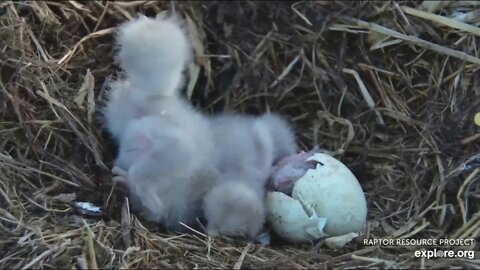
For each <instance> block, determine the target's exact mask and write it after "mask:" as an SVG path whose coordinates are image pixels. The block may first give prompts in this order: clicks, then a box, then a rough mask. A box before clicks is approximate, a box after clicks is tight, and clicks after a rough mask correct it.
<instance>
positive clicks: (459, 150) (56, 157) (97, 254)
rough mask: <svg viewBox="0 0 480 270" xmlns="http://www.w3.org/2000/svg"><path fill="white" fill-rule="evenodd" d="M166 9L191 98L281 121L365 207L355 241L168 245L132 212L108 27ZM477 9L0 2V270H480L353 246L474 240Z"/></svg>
mask: <svg viewBox="0 0 480 270" xmlns="http://www.w3.org/2000/svg"><path fill="white" fill-rule="evenodd" d="M166 10H170V11H171V10H175V12H178V13H180V14H182V15H183V16H184V17H185V18H187V21H188V27H189V30H190V32H191V33H192V40H193V42H194V47H195V52H196V56H197V57H196V65H193V66H192V68H191V69H190V70H189V71H188V74H187V76H188V84H187V85H186V86H185V89H184V90H185V96H186V97H187V98H189V99H190V100H191V102H192V103H193V104H194V105H195V106H197V107H199V108H201V109H202V110H204V111H206V112H212V113H213V112H219V111H226V110H234V111H238V112H244V113H251V114H258V113H262V112H267V111H275V112H279V113H281V114H283V115H285V116H286V117H287V118H289V119H290V120H291V121H292V122H293V123H294V125H295V129H296V133H297V135H298V142H299V144H300V146H301V148H302V149H304V150H307V149H310V148H312V147H313V146H315V145H318V146H319V147H321V148H323V149H326V150H328V151H331V152H332V153H336V157H337V158H338V159H340V160H341V161H342V162H344V163H345V164H346V165H347V166H348V167H349V168H350V169H351V170H352V172H353V173H354V174H355V175H356V176H357V178H358V179H359V181H360V183H361V185H362V187H363V189H364V191H365V193H366V196H367V201H368V206H369V213H368V226H367V227H368V228H367V230H366V233H365V235H363V236H362V237H359V238H357V239H356V240H354V241H353V242H351V243H349V244H348V245H347V246H345V247H344V248H342V249H339V250H330V249H327V248H326V247H325V246H324V245H322V242H321V241H320V242H319V243H315V244H310V245H308V244H305V245H299V244H288V243H282V242H278V243H277V242H275V243H273V242H272V244H271V245H260V244H252V243H248V242H245V241H242V240H239V239H229V238H226V237H216V238H209V237H206V236H205V235H203V234H202V233H200V232H192V233H190V234H182V235H179V234H172V233H167V232H165V231H162V230H161V229H159V228H158V227H156V226H152V225H151V224H147V223H146V222H144V221H143V220H141V219H139V218H137V217H136V216H135V214H134V213H130V211H129V208H128V203H127V201H126V200H125V192H124V190H122V189H121V188H120V187H118V186H116V185H114V184H113V183H112V176H111V173H110V168H111V166H112V160H113V158H114V156H115V154H116V153H115V152H116V146H115V145H114V144H113V143H112V140H111V138H109V137H108V134H106V133H105V131H104V129H103V128H102V126H101V123H100V121H99V117H98V115H99V108H101V106H102V102H103V100H104V96H105V93H104V90H103V84H104V81H105V80H106V79H108V78H109V77H110V76H116V75H117V71H118V69H119V67H118V64H117V63H116V62H115V60H114V47H115V46H114V45H115V44H114V32H115V28H116V27H117V26H118V24H119V23H121V22H123V21H125V20H128V19H129V18H131V17H132V16H135V14H136V13H137V12H141V13H144V14H146V15H148V16H154V15H155V14H157V13H159V12H163V11H166ZM478 10H479V6H478V3H476V2H474V1H431V2H430V1H425V2H423V3H422V2H421V1H407V2H382V1H380V2H377V1H365V2H360V1H355V2H349V1H347V2H343V1H336V2H335V1H325V2H322V1H320V2H318V1H317V2H270V3H264V2H249V1H242V2H236V3H235V2H234V3H227V2H191V3H189V2H171V3H169V2H157V1H133V2H107V1H98V2H93V1H92V2H80V1H52V2H41V1H31V2H28V1H15V2H9V1H7V2H2V3H0V14H1V15H0V29H1V30H0V36H1V37H0V45H1V46H0V48H1V52H2V53H1V55H0V77H1V80H0V126H1V129H0V136H1V139H0V168H1V170H0V178H1V181H0V202H1V208H0V229H1V234H0V235H1V236H0V247H1V248H0V253H1V254H0V268H21V267H23V268H70V269H71V268H72V267H77V268H80V269H86V268H97V267H99V268H159V267H160V268H194V267H198V268H200V267H201V268H204V267H215V268H235V269H239V268H326V267H328V268H331V267H342V268H354V267H355V268H358V267H365V268H367V267H368V268H372V267H376V268H386V267H389V268H406V267H415V268H418V267H429V268H441V267H451V268H459V267H464V268H470V267H474V266H475V263H478V261H476V262H475V260H471V259H468V258H466V257H464V258H452V259H439V258H435V259H430V260H428V259H426V258H417V257H415V256H414V252H415V251H416V250H420V249H422V248H427V249H429V247H422V246H418V245H368V244H365V243H364V242H363V239H384V238H386V239H461V238H463V239H475V238H477V239H478V237H479V236H480V212H479V211H480V207H479V205H480V203H479V199H480V181H479V179H480V154H479V149H480V146H479V144H478V140H479V139H480V133H479V132H480V130H479V127H478V126H476V125H475V124H474V116H475V114H476V113H478V112H480V98H479V95H480V88H479V87H480V75H479V74H480V73H479V67H480V50H479V48H478V47H477V46H478V44H479V41H480V40H479V36H480V29H479V28H478V26H479V25H480V13H479V12H478ZM79 202H88V203H91V204H93V205H95V206H99V207H100V209H93V211H80V210H82V209H83V208H79V207H78V206H79V204H78V203H79ZM443 248H444V249H452V250H478V244H475V243H474V244H472V245H469V246H447V247H443ZM477 255H478V254H477ZM477 257H478V256H477ZM477 266H478V265H477Z"/></svg>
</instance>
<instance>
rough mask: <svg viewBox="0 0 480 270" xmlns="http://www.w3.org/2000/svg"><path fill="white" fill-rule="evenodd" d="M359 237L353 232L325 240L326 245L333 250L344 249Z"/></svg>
mask: <svg viewBox="0 0 480 270" xmlns="http://www.w3.org/2000/svg"><path fill="white" fill-rule="evenodd" d="M357 237H358V233H356V232H351V233H347V234H344V235H340V236H334V237H329V238H327V239H325V245H327V247H329V248H331V249H340V248H343V247H344V246H345V245H346V244H348V243H349V242H350V241H352V240H353V239H354V238H357Z"/></svg>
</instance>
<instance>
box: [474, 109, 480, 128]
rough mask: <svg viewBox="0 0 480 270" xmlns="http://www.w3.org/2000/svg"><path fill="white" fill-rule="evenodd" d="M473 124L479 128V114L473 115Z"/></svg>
mask: <svg viewBox="0 0 480 270" xmlns="http://www.w3.org/2000/svg"><path fill="white" fill-rule="evenodd" d="M473 122H474V123H475V125H477V126H479V127H480V112H478V113H477V114H475V117H474V118H473Z"/></svg>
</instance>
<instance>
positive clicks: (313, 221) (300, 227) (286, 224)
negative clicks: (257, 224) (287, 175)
mask: <svg viewBox="0 0 480 270" xmlns="http://www.w3.org/2000/svg"><path fill="white" fill-rule="evenodd" d="M266 207H267V219H268V220H269V221H270V223H271V225H272V226H273V230H274V231H275V232H276V233H277V234H279V235H280V236H281V237H282V238H284V239H285V240H288V241H292V242H306V241H310V240H315V239H318V238H320V237H322V235H323V227H324V226H325V222H326V220H325V219H320V218H318V217H316V216H312V217H309V216H308V215H307V213H306V212H305V210H304V209H303V207H302V205H301V204H300V202H299V201H297V200H295V199H293V198H292V197H290V196H288V195H285V194H284V193H281V192H268V193H267V197H266Z"/></svg>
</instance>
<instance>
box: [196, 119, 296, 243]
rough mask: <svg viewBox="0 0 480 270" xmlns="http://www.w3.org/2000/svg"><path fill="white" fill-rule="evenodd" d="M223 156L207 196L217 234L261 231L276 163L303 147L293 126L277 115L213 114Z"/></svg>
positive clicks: (212, 228)
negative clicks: (296, 141)
mask: <svg viewBox="0 0 480 270" xmlns="http://www.w3.org/2000/svg"><path fill="white" fill-rule="evenodd" d="M210 121H211V126H212V129H213V134H214V141H215V150H216V154H217V156H218V157H219V158H218V160H219V163H218V170H219V172H220V176H219V180H218V184H217V186H216V187H215V188H213V189H212V190H211V191H210V192H209V193H208V194H207V195H206V197H205V198H204V203H203V204H204V206H203V207H204V209H203V210H204V214H205V217H206V219H207V229H208V231H209V232H210V233H211V234H223V235H229V236H245V237H250V238H252V237H254V236H256V235H257V234H258V233H259V232H260V230H261V228H262V227H263V224H264V222H265V214H264V213H265V205H264V196H265V192H266V184H267V180H268V177H269V174H270V170H271V167H272V164H273V163H274V162H275V161H276V160H278V159H281V158H283V157H285V156H288V155H291V154H293V153H295V152H296V151H297V146H296V144H295V136H294V132H293V130H292V128H291V127H290V125H289V124H288V123H287V122H286V121H285V120H284V119H282V118H281V117H280V116H279V115H276V114H265V115H262V116H259V117H255V116H247V115H239V114H221V115H217V116H214V117H212V118H211V119H210Z"/></svg>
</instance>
